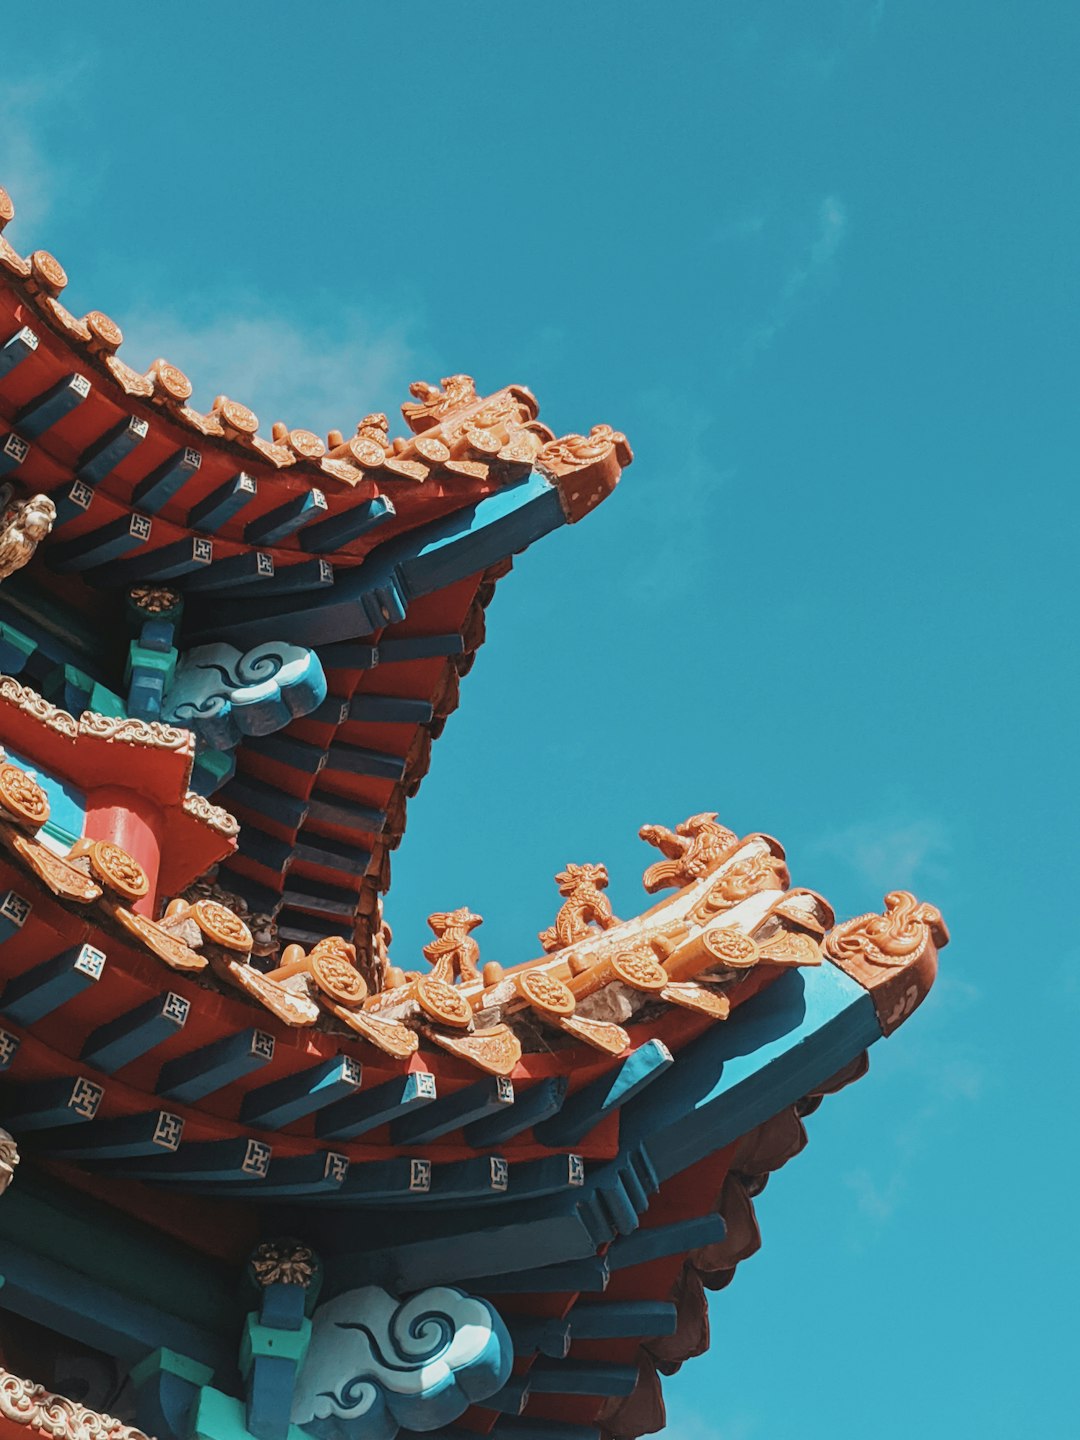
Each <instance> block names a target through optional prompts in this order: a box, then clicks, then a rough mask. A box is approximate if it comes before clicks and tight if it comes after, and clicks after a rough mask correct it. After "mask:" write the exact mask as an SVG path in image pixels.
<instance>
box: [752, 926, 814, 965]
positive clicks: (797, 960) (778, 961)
mask: <svg viewBox="0 0 1080 1440" xmlns="http://www.w3.org/2000/svg"><path fill="white" fill-rule="evenodd" d="M758 948H759V949H760V951H761V960H762V963H763V964H765V965H820V964H821V962H822V954H821V947H820V946H819V945H818V944H816V942H815V941H814V940H813V938H812V937H811V936H809V935H806V934H804V933H803V932H802V931H800V930H778V931H777V932H776V934H775V935H770V936H769V938H768V940H759V941H758Z"/></svg>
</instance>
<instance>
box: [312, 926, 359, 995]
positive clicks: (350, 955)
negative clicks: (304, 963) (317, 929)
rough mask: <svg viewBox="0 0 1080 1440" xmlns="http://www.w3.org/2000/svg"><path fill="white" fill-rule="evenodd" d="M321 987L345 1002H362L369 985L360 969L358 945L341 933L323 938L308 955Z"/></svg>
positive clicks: (313, 975) (313, 973)
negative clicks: (344, 937) (357, 964)
mask: <svg viewBox="0 0 1080 1440" xmlns="http://www.w3.org/2000/svg"><path fill="white" fill-rule="evenodd" d="M308 964H309V965H310V967H311V976H312V979H313V980H314V981H315V983H316V985H318V987H319V989H320V990H322V991H323V992H324V993H325V994H327V995H329V996H330V997H331V999H333V1000H336V1001H337V1002H338V1003H339V1004H341V1005H359V1004H360V1002H361V1001H362V1000H364V999H365V998H366V997H367V993H368V987H367V984H366V982H365V980H364V977H363V976H362V975H361V974H360V971H359V970H358V969H357V968H356V947H355V945H350V944H349V942H348V941H347V940H343V939H341V937H340V936H338V935H329V936H327V938H326V939H325V940H320V941H319V942H318V944H317V945H316V946H315V947H314V949H313V950H312V951H311V954H310V955H309V956H308Z"/></svg>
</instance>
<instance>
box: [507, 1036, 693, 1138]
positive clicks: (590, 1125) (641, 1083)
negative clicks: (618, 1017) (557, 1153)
mask: <svg viewBox="0 0 1080 1440" xmlns="http://www.w3.org/2000/svg"><path fill="white" fill-rule="evenodd" d="M673 1064H674V1060H673V1057H672V1054H671V1051H670V1050H669V1049H668V1048H667V1046H666V1045H665V1044H664V1043H663V1041H662V1040H647V1041H646V1042H645V1044H644V1045H642V1046H640V1047H639V1048H638V1049H637V1050H635V1051H634V1053H633V1054H632V1055H629V1056H627V1058H626V1059H625V1060H624V1061H623V1062H622V1064H621V1065H619V1066H618V1067H617V1068H616V1069H615V1070H613V1071H611V1072H609V1073H608V1074H606V1075H601V1076H600V1078H599V1079H598V1080H593V1081H592V1082H591V1083H590V1084H588V1085H586V1086H584V1087H583V1088H582V1089H581V1090H579V1091H577V1093H576V1094H574V1095H571V1096H570V1098H569V1099H568V1100H567V1101H566V1102H565V1103H564V1104H563V1107H562V1109H561V1110H560V1111H559V1113H558V1114H557V1115H554V1116H552V1118H551V1119H550V1120H544V1121H542V1122H541V1123H540V1124H539V1125H537V1126H536V1132H535V1133H536V1138H537V1140H539V1141H540V1143H541V1144H543V1145H551V1146H560V1145H578V1144H580V1143H581V1141H582V1140H584V1138H585V1136H586V1135H587V1134H588V1133H589V1131H590V1130H593V1129H595V1127H596V1126H597V1125H598V1124H599V1123H600V1121H601V1120H603V1119H604V1117H605V1116H607V1115H611V1114H613V1113H614V1112H615V1111H616V1110H620V1109H621V1108H622V1107H623V1106H624V1105H625V1104H626V1103H627V1102H628V1101H629V1100H632V1099H633V1098H634V1096H635V1095H637V1094H639V1093H640V1092H641V1091H642V1090H644V1088H645V1087H646V1086H647V1085H650V1084H652V1082H653V1081H655V1080H656V1079H657V1078H658V1077H659V1076H660V1075H661V1074H662V1073H663V1072H664V1071H665V1070H668V1069H670V1068H671V1066H672V1065H673Z"/></svg>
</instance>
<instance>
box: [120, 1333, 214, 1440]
mask: <svg viewBox="0 0 1080 1440" xmlns="http://www.w3.org/2000/svg"><path fill="white" fill-rule="evenodd" d="M130 1378H131V1383H132V1385H133V1386H134V1388H135V1423H136V1425H137V1426H138V1427H139V1429H140V1430H142V1432H143V1434H144V1435H153V1436H156V1437H157V1440H187V1437H188V1435H189V1433H190V1430H191V1419H192V1415H193V1413H194V1409H195V1402H196V1400H197V1399H198V1396H199V1391H200V1390H201V1389H202V1387H203V1386H204V1385H209V1384H210V1382H211V1380H212V1379H213V1378H214V1372H213V1370H211V1368H210V1366H209V1365H201V1364H199V1362H198V1361H197V1360H190V1359H188V1357H187V1356H186V1355H178V1354H177V1353H176V1351H175V1350H169V1349H168V1348H167V1347H165V1346H159V1347H158V1349H156V1350H153V1351H151V1353H150V1354H149V1355H147V1357H146V1358H145V1359H144V1360H140V1361H139V1363H138V1364H137V1365H135V1366H133V1367H132V1369H131V1372H130Z"/></svg>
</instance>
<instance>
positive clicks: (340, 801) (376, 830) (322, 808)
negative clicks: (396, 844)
mask: <svg viewBox="0 0 1080 1440" xmlns="http://www.w3.org/2000/svg"><path fill="white" fill-rule="evenodd" d="M307 819H308V820H310V821H311V822H312V823H314V824H318V825H341V826H342V827H343V828H344V829H346V830H358V831H360V832H362V833H363V834H367V835H381V834H382V832H383V830H384V829H385V827H386V811H385V810H379V809H376V807H375V806H374V805H361V804H360V802H359V801H358V800H348V799H346V798H345V797H344V796H342V795H329V794H324V793H322V792H321V791H320V790H319V787H318V786H317V785H316V787H315V790H314V791H313V792H312V796H311V799H310V801H309V802H308V813H307Z"/></svg>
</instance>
